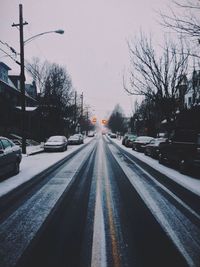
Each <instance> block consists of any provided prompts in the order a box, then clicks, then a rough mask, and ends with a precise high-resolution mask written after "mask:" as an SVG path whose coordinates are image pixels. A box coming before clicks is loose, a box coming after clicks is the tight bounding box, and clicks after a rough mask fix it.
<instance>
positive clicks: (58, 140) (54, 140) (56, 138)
mask: <svg viewBox="0 0 200 267" xmlns="http://www.w3.org/2000/svg"><path fill="white" fill-rule="evenodd" d="M62 141H63V137H62V136H52V137H50V138H49V139H48V142H62Z"/></svg>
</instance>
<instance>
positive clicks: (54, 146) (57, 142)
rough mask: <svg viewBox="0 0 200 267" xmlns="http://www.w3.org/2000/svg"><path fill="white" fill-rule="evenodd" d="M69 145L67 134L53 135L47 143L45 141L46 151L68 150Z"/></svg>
mask: <svg viewBox="0 0 200 267" xmlns="http://www.w3.org/2000/svg"><path fill="white" fill-rule="evenodd" d="M67 145H68V141H67V138H66V137H65V136H62V135H55V136H51V137H49V139H48V140H47V141H46V143H44V151H65V150H67Z"/></svg>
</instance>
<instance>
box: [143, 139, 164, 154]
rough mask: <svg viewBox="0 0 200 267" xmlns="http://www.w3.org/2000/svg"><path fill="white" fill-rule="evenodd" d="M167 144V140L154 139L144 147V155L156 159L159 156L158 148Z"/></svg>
mask: <svg viewBox="0 0 200 267" xmlns="http://www.w3.org/2000/svg"><path fill="white" fill-rule="evenodd" d="M166 142H167V138H155V139H153V140H151V141H150V143H149V144H147V145H146V146H145V150H144V154H145V155H147V156H150V157H152V158H156V159H158V155H159V154H160V146H161V144H164V143H166Z"/></svg>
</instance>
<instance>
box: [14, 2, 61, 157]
mask: <svg viewBox="0 0 200 267" xmlns="http://www.w3.org/2000/svg"><path fill="white" fill-rule="evenodd" d="M27 24H28V23H27V22H24V21H23V7H22V4H20V5H19V23H18V24H14V23H13V25H12V26H15V27H19V32H20V87H21V88H20V89H21V111H22V112H21V129H22V153H23V154H26V134H25V111H26V108H25V107H26V101H25V100H26V99H25V74H24V45H25V44H26V43H28V42H30V41H32V40H33V39H35V38H37V37H39V36H41V35H44V34H48V33H53V32H55V33H58V34H63V33H64V31H63V30H55V31H48V32H42V33H39V34H36V35H34V36H32V37H30V38H28V39H27V40H26V41H24V33H23V26H24V25H27Z"/></svg>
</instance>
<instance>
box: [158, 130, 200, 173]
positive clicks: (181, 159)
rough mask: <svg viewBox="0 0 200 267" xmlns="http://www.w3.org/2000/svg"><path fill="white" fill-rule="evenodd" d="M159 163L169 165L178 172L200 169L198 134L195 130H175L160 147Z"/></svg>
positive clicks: (199, 134) (199, 139)
mask: <svg viewBox="0 0 200 267" xmlns="http://www.w3.org/2000/svg"><path fill="white" fill-rule="evenodd" d="M159 163H161V164H164V163H169V164H172V165H175V166H177V167H178V168H179V170H180V172H182V173H185V172H187V171H188V170H190V169H192V168H194V167H197V168H198V169H199V168H200V133H199V132H197V131H195V130H189V129H177V130H175V131H174V133H173V134H172V135H171V137H170V138H169V140H168V141H167V142H166V143H165V144H163V145H162V146H161V147H160V153H159Z"/></svg>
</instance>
